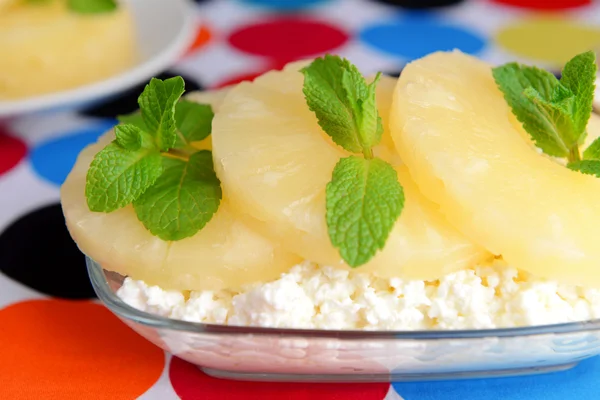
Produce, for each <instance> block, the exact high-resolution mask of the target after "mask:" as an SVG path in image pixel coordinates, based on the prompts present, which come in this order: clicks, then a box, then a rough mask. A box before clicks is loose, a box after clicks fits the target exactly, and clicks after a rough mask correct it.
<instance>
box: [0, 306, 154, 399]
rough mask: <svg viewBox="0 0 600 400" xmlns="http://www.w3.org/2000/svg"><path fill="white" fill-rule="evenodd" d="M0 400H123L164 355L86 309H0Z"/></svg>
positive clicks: (107, 315) (109, 317)
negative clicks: (0, 347) (0, 344)
mask: <svg viewBox="0 0 600 400" xmlns="http://www.w3.org/2000/svg"><path fill="white" fill-rule="evenodd" d="M0 321H2V322H1V324H0V326H1V328H0V343H2V351H0V377H2V378H0V381H1V382H2V383H1V384H0V398H1V399H63V400H71V399H91V400H94V399H114V400H120V399H123V400H130V399H135V398H137V397H138V396H140V395H142V394H143V393H144V392H146V391H147V390H148V389H150V388H151V387H152V385H154V383H155V382H156V381H157V380H158V378H159V377H160V375H161V373H162V371H163V368H164V352H163V351H162V350H161V349H159V348H158V347H156V346H154V345H153V344H151V343H150V342H148V341H146V340H144V339H143V338H142V337H141V336H139V335H138V334H137V333H135V332H134V331H133V330H131V329H129V328H128V327H127V326H126V325H125V324H124V323H122V322H121V321H119V319H118V318H117V317H115V316H114V315H113V314H111V312H110V311H108V310H107V309H106V308H105V307H103V306H101V305H99V304H95V303H92V302H88V301H85V302H74V301H65V300H31V301H25V302H21V303H17V304H13V305H11V306H8V307H6V308H4V309H2V310H0Z"/></svg>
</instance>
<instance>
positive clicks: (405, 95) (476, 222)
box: [390, 51, 600, 286]
mask: <svg viewBox="0 0 600 400" xmlns="http://www.w3.org/2000/svg"><path fill="white" fill-rule="evenodd" d="M390 115H391V124H390V126H391V132H392V136H393V138H394V141H395V143H396V148H397V150H398V152H399V153H400V156H401V157H402V159H403V161H404V162H405V163H406V165H407V166H408V168H409V170H410V173H411V175H412V177H413V178H414V180H415V182H416V183H417V185H418V187H419V189H420V190H421V192H422V193H423V194H424V195H425V196H426V197H428V198H429V199H430V200H432V201H434V202H435V203H437V204H438V205H439V210H440V211H441V212H442V214H444V216H445V217H446V218H447V219H448V220H449V221H450V222H451V223H452V224H453V225H454V226H455V227H456V228H458V230H460V231H461V232H463V233H464V234H465V235H467V236H468V237H469V238H471V239H472V240H473V241H475V242H477V243H479V244H481V245H482V246H484V247H486V248H487V249H488V250H489V251H491V252H493V253H494V254H497V255H502V256H503V257H504V258H505V259H506V261H507V262H508V263H509V264H511V265H513V266H515V267H517V268H520V269H523V270H526V271H529V272H531V273H532V274H534V275H536V276H539V277H545V278H552V279H558V280H560V281H561V282H565V283H573V284H581V285H596V286H599V285H600V244H599V240H600V206H599V205H598V200H599V199H600V180H599V179H598V178H595V177H593V176H590V175H583V174H581V173H578V172H573V171H570V170H569V169H567V168H565V167H564V166H562V165H559V164H558V163H556V162H554V161H553V160H551V159H550V158H548V157H545V156H542V155H540V154H539V153H538V151H536V149H535V148H534V147H533V146H532V145H531V143H530V142H529V141H528V140H525V139H524V137H523V135H522V133H520V132H519V128H516V127H515V125H514V117H512V114H511V111H510V109H509V107H508V105H507V104H506V101H505V100H504V98H503V96H502V94H501V92H500V91H499V90H498V88H497V87H496V84H495V82H494V79H493V77H492V73H491V68H490V66H489V65H488V64H486V63H484V62H482V61H479V60H477V59H476V58H473V57H471V56H467V55H464V54H462V53H460V52H457V51H455V52H447V53H441V52H440V53H434V54H432V55H429V56H427V57H425V58H423V59H420V60H418V61H415V62H413V63H411V64H409V65H408V66H407V67H406V68H405V69H404V70H403V71H402V75H401V77H400V79H399V81H398V85H397V87H396V90H395V94H394V100H393V103H392V109H391V112H390ZM597 127H598V123H597V121H596V120H595V121H593V122H592V123H590V124H589V128H590V129H597ZM590 136H592V137H594V136H598V132H594V133H591V134H590Z"/></svg>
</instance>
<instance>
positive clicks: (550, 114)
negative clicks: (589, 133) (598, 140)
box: [523, 85, 580, 149]
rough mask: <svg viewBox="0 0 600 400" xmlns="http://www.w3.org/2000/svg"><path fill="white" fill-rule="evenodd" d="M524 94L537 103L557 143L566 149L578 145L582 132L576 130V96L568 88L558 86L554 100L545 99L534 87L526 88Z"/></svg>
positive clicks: (548, 129)
mask: <svg viewBox="0 0 600 400" xmlns="http://www.w3.org/2000/svg"><path fill="white" fill-rule="evenodd" d="M565 90H566V92H565ZM569 94H570V95H569ZM523 95H524V96H525V97H526V98H528V99H529V100H531V101H532V102H533V104H535V106H536V108H537V110H538V112H539V114H540V116H541V117H543V118H545V120H546V124H547V125H546V127H547V131H548V132H551V133H552V135H553V137H555V138H556V141H557V143H559V144H560V145H561V146H563V147H564V148H566V149H570V148H572V147H573V146H577V144H578V143H579V137H580V132H577V131H576V128H575V122H574V121H573V118H572V114H573V105H574V103H575V97H574V96H573V94H572V93H570V91H569V90H568V89H566V88H562V87H561V85H559V86H557V87H556V88H555V93H554V94H553V99H552V101H547V100H545V99H543V98H542V97H541V96H540V94H539V93H538V92H537V90H535V89H534V88H527V89H525V90H524V91H523Z"/></svg>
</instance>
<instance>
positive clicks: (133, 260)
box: [61, 93, 300, 290]
mask: <svg viewBox="0 0 600 400" xmlns="http://www.w3.org/2000/svg"><path fill="white" fill-rule="evenodd" d="M221 98H222V95H221V94H215V95H212V94H207V93H203V94H199V95H194V94H192V95H190V96H188V99H190V100H196V101H202V102H205V103H212V105H213V108H214V109H217V108H218V104H219V102H220V99H221ZM113 138H114V135H113V133H112V132H110V133H108V134H106V135H104V136H103V137H102V138H100V140H99V141H98V143H96V144H93V145H90V146H88V147H87V148H86V149H85V150H83V151H82V152H81V154H80V155H79V157H78V159H77V162H76V164H75V166H74V168H73V170H72V171H71V173H70V174H69V176H68V178H67V180H66V181H65V183H64V185H63V186H62V188H61V203H62V207H63V212H64V215H65V220H66V223H67V227H68V228H69V231H70V233H71V235H72V236H73V239H74V240H75V241H76V242H77V245H78V246H79V248H80V249H81V251H82V252H83V253H85V254H87V255H88V256H90V257H91V258H93V259H94V260H96V261H97V262H98V263H100V265H102V267H103V268H105V269H107V270H111V271H116V272H118V273H120V274H123V275H128V276H131V277H133V278H134V279H141V280H144V281H145V282H146V283H148V284H150V285H160V286H161V287H163V288H165V289H178V290H218V289H221V288H235V287H238V286H240V285H242V284H246V283H252V282H263V281H267V280H270V279H274V278H277V277H279V275H280V274H281V273H283V272H286V271H287V270H289V268H290V267H291V266H293V265H294V264H297V263H298V262H299V261H300V259H299V258H298V257H296V256H294V255H292V254H291V253H289V252H287V251H284V250H282V249H281V248H280V247H279V246H278V245H276V244H275V243H273V242H270V241H268V240H266V239H265V238H264V237H262V236H260V235H259V234H257V233H256V232H254V231H253V230H251V229H250V228H248V227H247V226H246V225H245V224H244V223H242V222H241V221H239V220H238V219H237V218H236V217H235V216H234V215H233V213H232V212H231V209H230V207H229V206H228V205H227V202H226V199H223V201H222V203H221V206H220V207H219V210H218V212H217V213H216V214H215V215H214V217H213V218H212V219H211V221H210V222H209V223H208V224H207V225H206V226H205V227H204V229H202V230H201V231H200V232H198V233H197V234H196V235H195V236H193V237H190V238H187V239H184V240H180V241H176V242H165V241H163V240H161V239H159V238H157V237H155V236H152V234H150V232H149V231H147V230H146V228H144V226H143V225H142V223H141V222H140V221H139V220H138V219H137V216H136V214H135V212H134V210H133V207H132V206H131V205H130V206H127V207H125V208H122V209H119V210H117V211H114V212H112V213H109V214H105V213H96V212H91V211H89V209H88V207H87V203H86V199H85V194H84V191H85V182H86V175H87V170H88V168H89V165H90V163H91V161H92V159H93V158H94V155H95V154H96V153H97V152H98V151H100V150H101V149H102V148H103V147H104V146H105V145H106V144H107V143H108V142H110V141H111V140H112V139H113ZM196 144H197V147H198V148H203V149H206V148H210V137H209V138H208V139H207V140H204V141H202V142H198V143H196Z"/></svg>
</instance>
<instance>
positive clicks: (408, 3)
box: [371, 0, 464, 9]
mask: <svg viewBox="0 0 600 400" xmlns="http://www.w3.org/2000/svg"><path fill="white" fill-rule="evenodd" d="M371 1H376V2H378V3H384V4H389V5H392V6H398V7H403V8H410V9H425V8H436V7H447V6H453V5H455V4H459V3H462V2H463V1H464V0H371Z"/></svg>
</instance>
